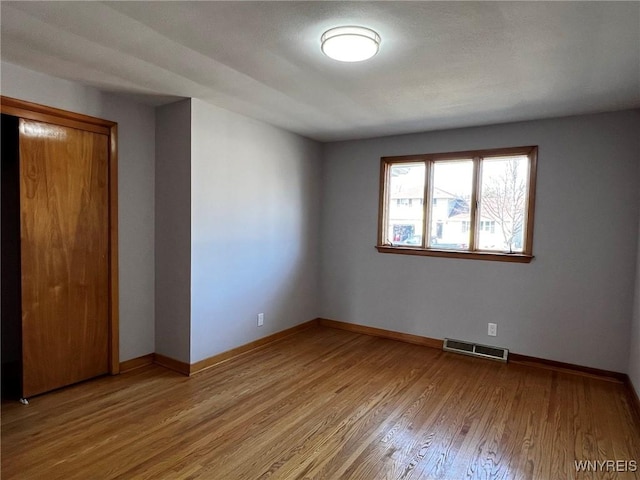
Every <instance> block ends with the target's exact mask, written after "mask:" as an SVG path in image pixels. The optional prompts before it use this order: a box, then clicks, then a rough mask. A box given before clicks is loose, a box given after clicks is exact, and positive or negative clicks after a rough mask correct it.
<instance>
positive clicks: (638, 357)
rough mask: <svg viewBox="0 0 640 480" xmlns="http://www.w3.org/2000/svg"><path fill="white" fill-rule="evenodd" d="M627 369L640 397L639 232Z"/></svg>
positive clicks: (639, 235) (639, 236)
mask: <svg viewBox="0 0 640 480" xmlns="http://www.w3.org/2000/svg"><path fill="white" fill-rule="evenodd" d="M631 322H632V323H631V336H630V351H629V368H628V369H627V373H628V374H629V378H630V379H631V383H632V384H633V387H634V388H635V389H636V393H637V394H638V396H639V397H640V232H638V260H637V265H636V290H635V302H634V304H633V317H632V320H631Z"/></svg>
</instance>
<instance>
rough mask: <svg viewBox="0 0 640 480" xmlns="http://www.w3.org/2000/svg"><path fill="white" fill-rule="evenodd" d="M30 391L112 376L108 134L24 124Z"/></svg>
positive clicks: (26, 384) (26, 388)
mask: <svg viewBox="0 0 640 480" xmlns="http://www.w3.org/2000/svg"><path fill="white" fill-rule="evenodd" d="M19 143H20V217H21V219H20V221H21V246H22V251H21V267H22V329H23V330H22V345H23V347H22V348H23V395H24V396H25V397H27V396H31V395H36V394H38V393H42V392H46V391H49V390H52V389H55V388H59V387H62V386H65V385H69V384H72V383H75V382H78V381H81V380H85V379H88V378H91V377H95V376H98V375H102V374H105V373H108V372H109V350H108V349H109V323H108V322H109V263H108V262H109V258H108V253H109V201H108V200H109V198H108V195H109V190H108V181H109V176H108V159H109V148H108V136H107V135H103V134H99V133H94V132H89V131H84V130H78V129H75V128H69V127H64V126H58V125H52V124H47V123H42V122H37V121H33V120H26V119H20V141H19Z"/></svg>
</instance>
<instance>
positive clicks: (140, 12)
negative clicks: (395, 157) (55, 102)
mask: <svg viewBox="0 0 640 480" xmlns="http://www.w3.org/2000/svg"><path fill="white" fill-rule="evenodd" d="M1 8H2V9H1V28H2V49H1V54H2V60H4V61H8V62H10V63H15V64H17V65H21V66H24V67H26V68H30V69H32V70H36V71H40V72H44V73H47V74H50V75H54V76H57V77H62V78H66V79H69V80H74V81H79V82H82V83H86V84H90V85H93V86H96V87H99V88H102V89H106V90H110V91H118V92H126V93H131V94H136V95H137V96H138V98H144V99H145V100H146V101H148V102H150V103H152V104H160V103H162V102H166V101H167V99H168V98H175V97H197V98H201V99H203V100H206V101H209V102H211V103H214V104H216V105H219V106H221V107H224V108H227V109H229V110H233V111H236V112H239V113H242V114H245V115H248V116H251V117H254V118H257V119H260V120H263V121H266V122H269V123H272V124H274V125H277V126H280V127H283V128H286V129H288V130H291V131H293V132H296V133H299V134H302V135H305V136H308V137H311V138H314V139H317V140H321V141H332V140H343V139H353V138H364V137H373V136H380V135H390V134H397V133H409V132H416V131H424V130H434V129H443V128H453V127H462V126H471V125H486V124H491V123H499V122H509V121H517V120H528V119H535V118H545V117H554V116H563V115H572V114H580V113H589V112H600V111H609V110H618V109H624V108H635V107H640V2H602V3H600V2H550V3H548V2H329V1H303V2H268V1H263V2H244V1H243V2H239V1H236V2H4V1H3V2H2V5H1ZM345 24H358V25H364V26H367V27H370V28H373V29H375V30H376V31H377V32H378V33H379V34H380V36H381V37H382V45H381V48H380V52H379V53H378V55H377V56H375V57H374V58H373V59H372V60H369V61H367V62H363V63H352V64H346V63H339V62H336V61H333V60H330V59H329V58H327V57H325V56H324V55H323V54H322V53H321V52H320V36H321V34H322V33H323V32H324V31H325V30H327V29H329V28H331V27H335V26H338V25H345Z"/></svg>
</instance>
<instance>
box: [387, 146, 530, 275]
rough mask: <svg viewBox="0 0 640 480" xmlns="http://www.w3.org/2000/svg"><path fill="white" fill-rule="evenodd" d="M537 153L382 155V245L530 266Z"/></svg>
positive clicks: (402, 250) (518, 150) (407, 251)
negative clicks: (527, 263)
mask: <svg viewBox="0 0 640 480" xmlns="http://www.w3.org/2000/svg"><path fill="white" fill-rule="evenodd" d="M537 151H538V148H537V147H516V148H504V149H495V150H482V151H473V152H457V153H443V154H425V155H412V156H405V157H383V158H382V160H381V171H380V175H381V181H380V185H381V189H380V213H379V220H378V242H377V247H376V248H377V249H378V251H380V252H383V253H402V254H409V255H428V256H440V257H456V258H473V259H483V260H498V261H511V262H522V263H526V262H530V261H531V259H532V258H533V253H532V243H533V213H534V200H535V183H536V161H537Z"/></svg>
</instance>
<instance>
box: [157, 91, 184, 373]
mask: <svg viewBox="0 0 640 480" xmlns="http://www.w3.org/2000/svg"><path fill="white" fill-rule="evenodd" d="M155 192H156V223H155V226H156V230H155V256H156V295H155V300H156V330H155V334H156V353H159V354H161V355H165V356H167V357H171V358H174V359H176V360H180V361H182V362H186V363H189V361H190V356H189V349H190V339H189V335H190V332H191V269H190V265H191V100H182V101H180V102H176V103H172V104H169V105H165V106H163V107H158V108H157V109H156V190H155Z"/></svg>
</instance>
